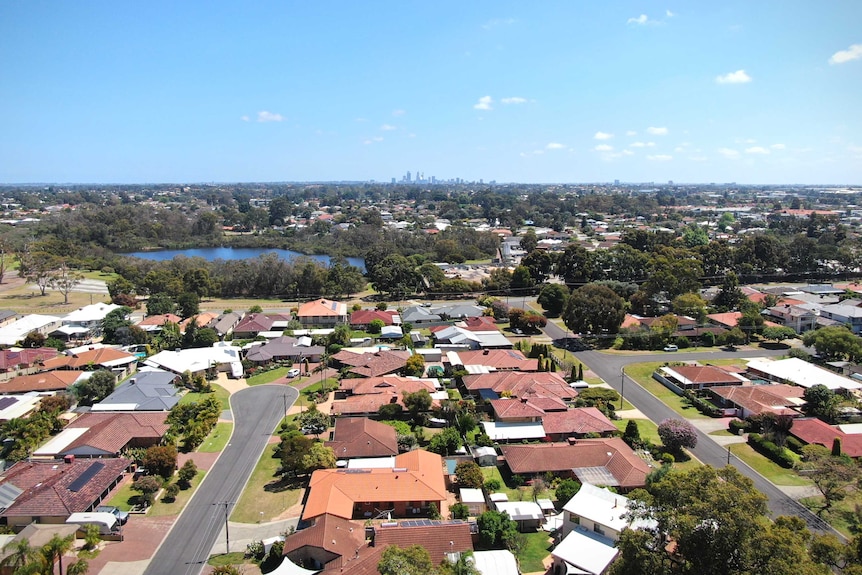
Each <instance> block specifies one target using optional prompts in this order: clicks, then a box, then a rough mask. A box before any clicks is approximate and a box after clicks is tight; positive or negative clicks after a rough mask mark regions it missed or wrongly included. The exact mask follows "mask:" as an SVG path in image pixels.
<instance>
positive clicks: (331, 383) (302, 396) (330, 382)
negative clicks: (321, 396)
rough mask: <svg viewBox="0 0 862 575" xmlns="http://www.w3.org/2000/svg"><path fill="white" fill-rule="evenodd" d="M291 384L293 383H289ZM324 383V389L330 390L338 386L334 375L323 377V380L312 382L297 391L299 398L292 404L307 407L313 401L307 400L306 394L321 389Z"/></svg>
mask: <svg viewBox="0 0 862 575" xmlns="http://www.w3.org/2000/svg"><path fill="white" fill-rule="evenodd" d="M291 385H293V384H291ZM324 385H325V386H326V389H329V390H330V391H331V390H333V389H335V388H336V387H338V380H337V379H336V378H334V377H328V378H326V379H324V380H323V381H318V382H317V383H312V384H311V385H309V386H308V387H306V388H305V389H303V390H302V391H301V392H299V399H297V400H296V403H295V404H294V405H299V406H302V407H309V406H310V405H311V404H312V403H314V402H313V401H311V400H309V399H308V396H309V395H311V394H312V393H318V392H319V391H321V390H322V389H323V387H324Z"/></svg>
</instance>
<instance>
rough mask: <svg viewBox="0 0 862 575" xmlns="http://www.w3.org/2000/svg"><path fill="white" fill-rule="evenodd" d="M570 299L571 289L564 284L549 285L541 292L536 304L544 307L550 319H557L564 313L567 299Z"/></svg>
mask: <svg viewBox="0 0 862 575" xmlns="http://www.w3.org/2000/svg"><path fill="white" fill-rule="evenodd" d="M568 297H569V288H567V287H566V286H564V285H562V284H548V285H546V286H544V287H543V288H542V291H540V292H539V297H538V298H537V299H536V303H538V304H539V305H540V306H542V309H543V310H545V313H547V314H548V315H549V316H550V317H557V316H559V315H560V314H561V313H563V308H565V306H566V299H568Z"/></svg>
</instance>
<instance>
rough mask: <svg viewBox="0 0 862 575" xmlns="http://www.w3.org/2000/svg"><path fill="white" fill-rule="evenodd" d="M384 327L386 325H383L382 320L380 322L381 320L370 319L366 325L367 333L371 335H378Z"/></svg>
mask: <svg viewBox="0 0 862 575" xmlns="http://www.w3.org/2000/svg"><path fill="white" fill-rule="evenodd" d="M385 325H386V324H385V323H383V320H382V319H372V320H371V321H370V322H369V323H368V333H371V334H379V333H380V332H381V331H382V330H383V327H384V326H385Z"/></svg>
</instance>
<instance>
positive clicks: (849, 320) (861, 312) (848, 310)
mask: <svg viewBox="0 0 862 575" xmlns="http://www.w3.org/2000/svg"><path fill="white" fill-rule="evenodd" d="M854 304H855V305H854ZM860 304H862V302H860V301H859V300H845V301H843V302H841V303H835V304H830V305H824V306H823V307H821V308H820V316H821V317H825V318H827V319H831V320H832V321H834V322H837V323H840V324H843V325H846V326H847V327H849V328H850V331H852V332H853V333H856V334H858V333H860V332H862V307H860Z"/></svg>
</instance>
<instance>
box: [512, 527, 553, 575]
mask: <svg viewBox="0 0 862 575" xmlns="http://www.w3.org/2000/svg"><path fill="white" fill-rule="evenodd" d="M525 535H526V539H527V543H526V545H524V548H523V549H522V550H521V552H520V553H518V563H519V564H520V566H521V572H522V573H538V572H542V573H544V572H545V566H544V564H542V559H544V558H545V557H547V556H548V555H550V553H551V547H552V540H551V538H550V537H549V536H548V533H547V532H545V531H538V532H536V533H526V534H525Z"/></svg>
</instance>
